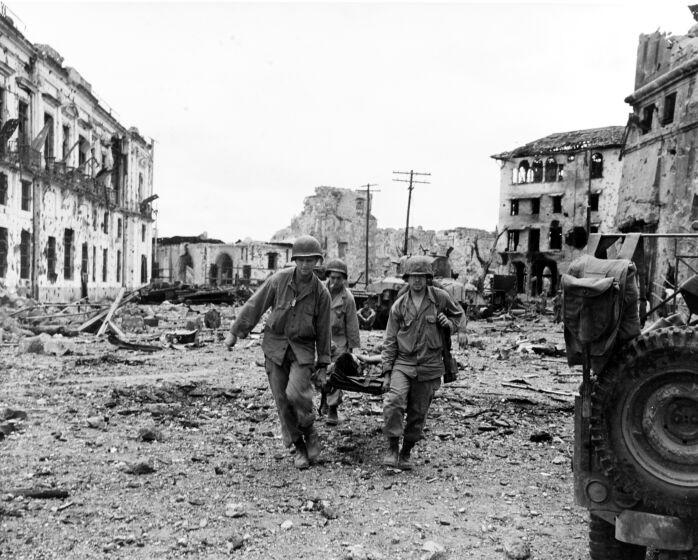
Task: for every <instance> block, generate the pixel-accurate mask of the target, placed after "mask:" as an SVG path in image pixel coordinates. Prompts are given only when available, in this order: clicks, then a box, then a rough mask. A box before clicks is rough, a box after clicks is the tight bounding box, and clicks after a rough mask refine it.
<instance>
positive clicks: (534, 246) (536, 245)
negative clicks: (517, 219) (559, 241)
mask: <svg viewBox="0 0 698 560" xmlns="http://www.w3.org/2000/svg"><path fill="white" fill-rule="evenodd" d="M528 250H529V251H530V252H532V253H537V252H538V251H540V230H539V229H538V228H531V229H530V230H529V231H528Z"/></svg>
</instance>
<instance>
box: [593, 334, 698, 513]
mask: <svg viewBox="0 0 698 560" xmlns="http://www.w3.org/2000/svg"><path fill="white" fill-rule="evenodd" d="M591 429H592V440H593V441H594V443H595V446H596V450H597V452H598V453H599V456H600V460H601V466H602V468H603V470H604V472H605V474H606V476H608V477H609V478H610V479H611V480H612V481H613V482H614V483H615V485H616V486H617V487H618V488H620V489H621V490H623V491H624V492H626V493H628V494H631V495H632V496H634V497H635V498H636V499H638V500H641V501H642V502H644V503H645V504H648V505H651V506H652V507H653V508H655V509H656V510H657V511H659V512H664V513H668V514H677V515H682V516H683V515H686V516H695V515H698V335H697V334H696V332H695V331H694V330H692V329H687V328H683V329H680V328H667V329H659V330H656V331H651V332H647V333H644V334H641V335H640V336H638V337H637V338H635V339H633V340H632V341H631V342H630V343H628V344H627V345H626V346H624V347H623V348H621V349H620V351H619V352H617V353H616V354H615V356H614V358H613V359H612V360H611V361H610V362H609V364H608V366H607V367H606V368H605V369H604V370H603V371H602V372H601V374H600V375H599V376H598V378H597V381H596V382H595V384H594V387H593V392H592V421H591Z"/></svg>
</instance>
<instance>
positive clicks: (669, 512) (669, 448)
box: [562, 234, 698, 560]
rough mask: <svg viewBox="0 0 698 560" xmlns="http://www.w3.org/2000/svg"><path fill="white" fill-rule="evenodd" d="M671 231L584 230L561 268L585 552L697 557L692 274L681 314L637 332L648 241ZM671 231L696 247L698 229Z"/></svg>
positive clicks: (650, 258) (684, 286) (603, 559)
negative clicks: (581, 248)
mask: <svg viewBox="0 0 698 560" xmlns="http://www.w3.org/2000/svg"><path fill="white" fill-rule="evenodd" d="M670 237H672V235H671V234H664V235H662V234H627V235H623V234H615V235H601V234H595V235H592V236H591V237H590V241H589V246H588V254H587V255H585V256H583V257H581V258H580V259H577V260H576V261H575V262H573V263H572V264H571V265H570V268H569V271H568V274H565V275H563V280H562V285H563V293H564V299H563V316H564V325H565V342H566V346H567V355H568V362H569V364H570V365H582V366H583V381H582V384H581V386H580V390H579V395H578V396H576V397H575V448H574V459H573V471H574V481H575V499H576V502H577V503H578V504H579V505H581V506H583V507H586V508H587V509H588V510H589V512H590V521H589V553H590V557H591V560H631V559H638V560H639V559H645V558H646V555H648V554H649V555H650V556H648V557H652V558H658V559H662V560H670V559H671V560H679V559H686V560H689V559H695V558H698V332H697V331H696V326H695V322H694V323H691V321H690V319H691V316H693V315H696V314H698V305H696V304H697V303H698V275H694V276H692V277H690V278H688V279H687V280H686V281H684V282H682V283H681V284H680V285H679V286H678V290H677V292H678V293H680V294H681V295H682V296H683V299H684V301H685V304H686V306H687V315H688V317H686V318H684V317H683V314H681V313H678V314H674V315H673V316H671V317H670V318H662V319H660V320H659V321H656V322H655V323H653V324H652V325H650V326H649V327H647V328H645V329H644V330H642V331H641V319H642V321H644V319H645V316H646V315H647V314H648V313H647V312H646V305H645V299H646V298H647V287H648V286H650V284H651V280H650V278H649V276H650V274H649V271H650V266H651V265H652V264H653V263H654V264H655V265H656V262H655V254H653V253H652V252H651V251H650V250H649V247H650V245H651V243H652V242H656V241H657V239H658V238H670ZM675 237H676V238H678V237H682V238H684V239H690V240H691V241H693V242H695V244H696V247H698V239H696V238H698V235H696V234H686V235H680V234H676V236H675ZM614 244H621V245H620V248H619V250H618V252H617V254H616V255H615V257H616V258H613V259H607V257H608V256H610V251H609V249H610V248H611V247H612V246H613V245H614ZM675 255H677V257H676V259H677V264H678V259H679V252H675ZM683 256H684V257H685V256H686V255H683ZM689 258H698V257H696V256H691V257H689ZM688 268H690V269H691V270H693V268H691V267H690V265H688ZM675 270H676V269H675ZM676 278H678V273H676ZM638 279H639V283H638ZM672 298H675V296H671V297H670V298H666V299H664V301H662V302H660V304H658V305H657V306H655V307H654V308H652V309H651V310H650V311H655V310H657V309H659V308H661V307H663V306H666V305H667V304H671V303H672V302H671V301H670V300H671V299H672ZM674 303H675V302H674ZM638 304H639V305H638ZM674 308H675V310H676V306H675V305H674Z"/></svg>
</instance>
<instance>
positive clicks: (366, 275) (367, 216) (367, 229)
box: [360, 183, 380, 288]
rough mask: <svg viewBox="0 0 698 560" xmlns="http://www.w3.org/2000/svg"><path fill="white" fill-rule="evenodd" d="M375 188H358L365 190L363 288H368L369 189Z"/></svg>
mask: <svg viewBox="0 0 698 560" xmlns="http://www.w3.org/2000/svg"><path fill="white" fill-rule="evenodd" d="M375 186H377V185H376V184H371V183H369V184H367V185H364V186H363V187H360V188H362V189H366V255H365V260H364V286H365V287H366V288H368V231H369V222H370V218H371V187H375ZM373 192H380V191H379V190H375V191H373Z"/></svg>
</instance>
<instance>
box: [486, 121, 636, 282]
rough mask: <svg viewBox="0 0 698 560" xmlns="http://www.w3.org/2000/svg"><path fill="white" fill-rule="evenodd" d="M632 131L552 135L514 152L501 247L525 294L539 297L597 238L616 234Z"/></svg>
mask: <svg viewBox="0 0 698 560" xmlns="http://www.w3.org/2000/svg"><path fill="white" fill-rule="evenodd" d="M623 133H624V128H623V127H621V126H610V127H605V128H594V129H588V130H578V131H573V132H563V133H556V134H551V135H550V136H546V137H544V138H541V139H539V140H536V141H534V142H530V143H529V144H526V145H524V146H521V147H519V148H516V149H515V150H512V151H510V152H504V153H501V154H496V155H493V156H492V157H493V158H494V159H496V160H498V161H499V162H500V167H501V178H500V189H499V192H500V206H499V225H498V229H499V231H503V230H505V229H506V233H504V234H503V235H502V236H501V237H500V239H499V242H498V251H499V255H500V257H501V260H502V267H501V268H502V270H501V271H502V272H503V273H508V274H513V275H516V284H517V291H518V292H519V293H521V294H529V295H538V294H540V293H541V291H542V290H543V287H544V285H546V284H547V283H546V282H545V281H544V278H546V277H547V278H549V290H550V293H551V294H552V293H554V292H555V291H556V289H557V284H558V279H559V275H560V274H561V273H562V272H565V271H566V269H567V265H569V263H570V262H571V261H572V260H574V258H576V257H577V256H579V255H580V254H581V251H582V250H583V248H584V247H585V245H586V240H587V233H588V232H587V212H589V223H590V230H591V233H595V232H599V231H600V232H606V231H613V230H614V229H615V224H614V218H615V214H616V209H617V207H618V189H619V184H620V176H621V163H620V162H619V154H620V150H621V145H622V142H623ZM546 287H547V285H546Z"/></svg>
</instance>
